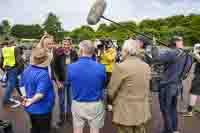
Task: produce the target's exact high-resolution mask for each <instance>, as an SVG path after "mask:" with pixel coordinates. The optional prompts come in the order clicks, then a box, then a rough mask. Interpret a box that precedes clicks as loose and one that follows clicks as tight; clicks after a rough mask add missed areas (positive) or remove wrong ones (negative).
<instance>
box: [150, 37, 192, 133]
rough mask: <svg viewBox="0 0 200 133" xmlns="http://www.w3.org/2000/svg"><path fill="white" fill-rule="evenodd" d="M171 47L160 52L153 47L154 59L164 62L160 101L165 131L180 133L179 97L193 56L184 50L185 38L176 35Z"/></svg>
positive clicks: (164, 132)
mask: <svg viewBox="0 0 200 133" xmlns="http://www.w3.org/2000/svg"><path fill="white" fill-rule="evenodd" d="M169 47H170V49H166V50H165V51H164V52H160V51H159V49H158V48H157V47H152V59H153V61H155V62H161V63H163V64H164V67H165V71H163V75H162V78H161V80H160V83H159V102H160V109H161V112H162V116H163V119H164V125H165V126H164V130H163V133H178V119H177V99H178V95H179V94H180V93H181V92H182V90H183V84H182V80H183V79H184V78H185V75H186V71H188V70H187V69H190V68H191V67H188V65H191V64H192V62H191V60H190V59H191V58H190V57H189V55H188V54H186V52H184V51H183V47H184V46H183V38H182V37H180V36H174V37H173V38H172V39H171V41H170V44H169Z"/></svg>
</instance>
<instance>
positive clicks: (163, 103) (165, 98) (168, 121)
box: [159, 84, 181, 133]
mask: <svg viewBox="0 0 200 133" xmlns="http://www.w3.org/2000/svg"><path fill="white" fill-rule="evenodd" d="M180 89H181V88H180V85H176V84H171V85H166V86H164V87H161V88H160V89H159V102H160V110H161V112H162V117H163V120H164V131H165V133H173V132H174V131H177V128H178V116H177V99H178V95H179V92H180Z"/></svg>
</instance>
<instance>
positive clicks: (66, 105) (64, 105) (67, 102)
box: [58, 87, 72, 113]
mask: <svg viewBox="0 0 200 133" xmlns="http://www.w3.org/2000/svg"><path fill="white" fill-rule="evenodd" d="M58 96H59V107H60V113H70V112H71V104H72V90H71V87H65V88H64V89H61V90H59V91H58Z"/></svg>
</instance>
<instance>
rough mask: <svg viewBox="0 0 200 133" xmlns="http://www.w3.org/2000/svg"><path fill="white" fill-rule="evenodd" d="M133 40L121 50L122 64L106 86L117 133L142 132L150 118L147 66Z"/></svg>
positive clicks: (116, 66)
mask: <svg viewBox="0 0 200 133" xmlns="http://www.w3.org/2000/svg"><path fill="white" fill-rule="evenodd" d="M135 43H136V42H135V41H134V40H128V42H126V44H125V45H124V46H123V49H122V56H123V60H124V61H123V62H122V63H121V64H119V65H115V66H114V68H113V75H112V77H111V81H110V83H109V85H108V95H109V99H110V100H111V101H112V104H113V123H114V124H116V126H117V130H118V133H145V132H146V131H145V128H146V127H145V125H146V123H147V121H148V120H150V118H151V113H150V104H149V80H150V67H149V66H148V64H146V63H145V62H143V61H142V60H141V58H140V57H139V56H138V49H137V45H136V44H135Z"/></svg>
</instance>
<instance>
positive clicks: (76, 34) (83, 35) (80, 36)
mask: <svg viewBox="0 0 200 133" xmlns="http://www.w3.org/2000/svg"><path fill="white" fill-rule="evenodd" d="M70 36H71V37H72V38H73V39H75V40H76V43H78V42H80V41H82V40H92V39H94V38H95V31H94V30H93V29H92V28H91V27H89V26H81V27H80V28H77V29H74V30H73V31H72V32H71V33H70Z"/></svg>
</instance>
